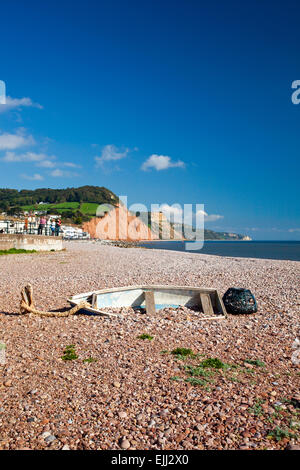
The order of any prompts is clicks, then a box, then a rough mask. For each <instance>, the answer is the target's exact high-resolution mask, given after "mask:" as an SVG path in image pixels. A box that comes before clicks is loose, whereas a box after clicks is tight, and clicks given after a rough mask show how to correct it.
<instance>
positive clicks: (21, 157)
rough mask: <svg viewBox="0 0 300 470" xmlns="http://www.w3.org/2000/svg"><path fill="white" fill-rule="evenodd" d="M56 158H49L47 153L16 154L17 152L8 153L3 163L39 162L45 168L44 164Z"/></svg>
mask: <svg viewBox="0 0 300 470" xmlns="http://www.w3.org/2000/svg"><path fill="white" fill-rule="evenodd" d="M51 158H53V159H54V158H55V157H48V155H46V154H45V153H34V152H26V153H19V154H18V153H15V152H6V154H5V156H4V157H3V158H2V161H4V162H7V163H15V162H38V165H39V166H43V165H42V162H44V161H47V160H48V159H51Z"/></svg>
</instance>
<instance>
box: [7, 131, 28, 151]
mask: <svg viewBox="0 0 300 470" xmlns="http://www.w3.org/2000/svg"><path fill="white" fill-rule="evenodd" d="M34 144H35V140H34V138H33V137H32V135H28V136H26V135H24V134H23V133H21V132H20V133H18V134H9V133H7V132H6V133H4V134H1V135H0V150H15V149H17V148H20V147H25V146H29V145H34Z"/></svg>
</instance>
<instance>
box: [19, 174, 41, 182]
mask: <svg viewBox="0 0 300 470" xmlns="http://www.w3.org/2000/svg"><path fill="white" fill-rule="evenodd" d="M21 177H22V178H24V179H26V180H30V181H42V180H43V179H44V177H43V176H42V175H40V174H39V173H35V174H34V175H26V174H24V173H23V174H22V175H21Z"/></svg>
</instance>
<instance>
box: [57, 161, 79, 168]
mask: <svg viewBox="0 0 300 470" xmlns="http://www.w3.org/2000/svg"><path fill="white" fill-rule="evenodd" d="M61 165H62V166H66V167H69V168H82V167H81V165H77V163H72V162H63V163H62V164H61Z"/></svg>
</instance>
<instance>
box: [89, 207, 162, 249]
mask: <svg viewBox="0 0 300 470" xmlns="http://www.w3.org/2000/svg"><path fill="white" fill-rule="evenodd" d="M83 230H84V231H85V232H88V233H89V234H90V235H91V237H92V238H100V239H102V240H126V241H140V240H153V239H155V238H153V234H152V232H151V230H150V229H149V228H148V226H147V225H146V224H145V223H143V222H142V221H141V220H140V219H139V218H138V217H136V216H133V215H132V214H130V212H128V210H127V209H126V208H125V207H123V206H118V207H116V209H113V210H111V211H110V212H108V213H107V214H105V215H104V217H94V218H93V219H92V220H90V221H89V222H86V223H85V224H84V225H83Z"/></svg>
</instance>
